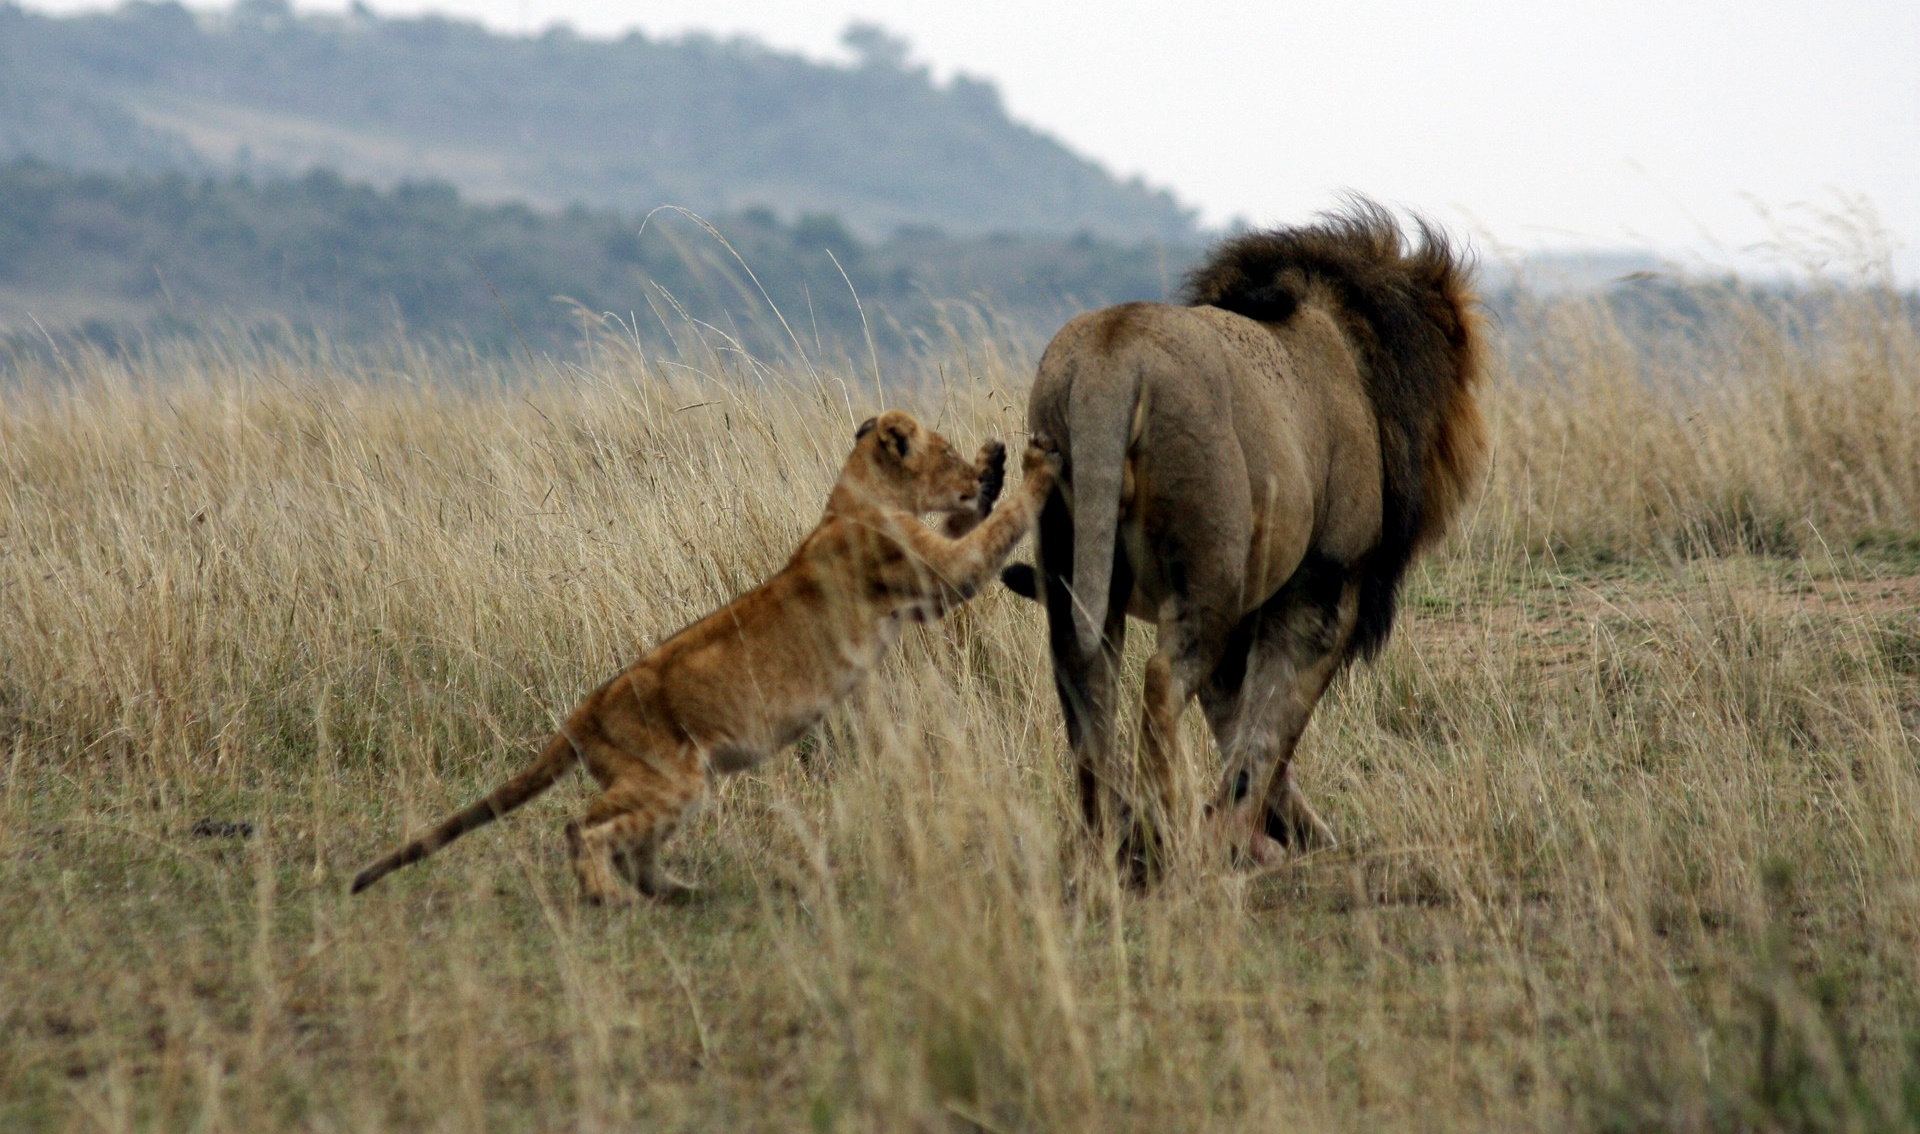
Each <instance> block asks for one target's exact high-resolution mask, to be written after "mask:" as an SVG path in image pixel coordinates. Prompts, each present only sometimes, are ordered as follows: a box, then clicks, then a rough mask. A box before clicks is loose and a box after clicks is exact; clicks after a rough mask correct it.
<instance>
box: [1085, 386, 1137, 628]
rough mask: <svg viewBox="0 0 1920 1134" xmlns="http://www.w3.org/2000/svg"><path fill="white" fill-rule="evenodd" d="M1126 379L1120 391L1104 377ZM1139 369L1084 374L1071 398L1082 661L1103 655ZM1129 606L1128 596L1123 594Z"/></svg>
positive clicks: (1133, 431)
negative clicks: (1096, 654)
mask: <svg viewBox="0 0 1920 1134" xmlns="http://www.w3.org/2000/svg"><path fill="white" fill-rule="evenodd" d="M1112 378H1119V379H1120V380H1121V381H1122V382H1124V383H1125V388H1124V389H1120V390H1115V389H1112V388H1110V387H1109V386H1108V385H1107V382H1106V381H1103V379H1112ZM1141 397H1142V395H1141V382H1140V372H1139V368H1138V367H1135V366H1118V367H1106V368H1088V369H1083V370H1082V371H1081V372H1080V373H1079V374H1077V375H1075V376H1074V381H1073V386H1072V388H1071V390H1070V392H1069V393H1068V402H1067V436H1068V439H1069V441H1068V443H1069V444H1070V445H1071V446H1072V476H1073V627H1074V635H1075V637H1076V638H1077V639H1078V640H1079V643H1080V654H1081V656H1082V657H1086V658H1092V657H1094V656H1095V651H1097V650H1099V649H1100V646H1101V636H1102V632H1103V630H1104V628H1105V626H1106V621H1107V605H1108V604H1109V603H1110V602H1112V601H1114V596H1112V595H1110V594H1108V593H1107V591H1108V588H1109V585H1110V584H1111V583H1112V580H1113V554H1114V543H1115V541H1116V539H1117V538H1118V535H1119V528H1120V512H1121V508H1122V506H1123V504H1124V501H1123V500H1122V499H1121V497H1122V493H1123V492H1124V490H1125V487H1126V479H1127V477H1126V473H1127V460H1128V457H1129V454H1130V451H1131V450H1132V448H1133V443H1134V441H1135V440H1137V439H1138V436H1139V432H1140V428H1141V424H1142V422H1141V418H1142V414H1141V412H1140V411H1141V409H1142V405H1141ZM1120 601H1122V602H1125V601H1126V596H1125V595H1122V596H1120Z"/></svg>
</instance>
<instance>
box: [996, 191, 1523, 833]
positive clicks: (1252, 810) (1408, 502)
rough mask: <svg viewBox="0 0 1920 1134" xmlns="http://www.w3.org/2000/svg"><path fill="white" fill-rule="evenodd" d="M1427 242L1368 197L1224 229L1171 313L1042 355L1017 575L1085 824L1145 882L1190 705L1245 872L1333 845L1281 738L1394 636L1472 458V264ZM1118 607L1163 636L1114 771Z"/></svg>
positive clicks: (1428, 236) (1095, 329)
mask: <svg viewBox="0 0 1920 1134" xmlns="http://www.w3.org/2000/svg"><path fill="white" fill-rule="evenodd" d="M1418 229H1419V235H1418V239H1417V240H1416V241H1411V242H1410V241H1409V240H1408V239H1407V238H1406V236H1405V235H1404V234H1403V233H1402V231H1401V229H1400V226H1399V225H1398V224H1397V223H1396V222H1395V221H1394V219H1393V217H1392V216H1391V215H1390V214H1388V213H1387V212H1386V211H1385V210H1383V209H1380V208H1379V207H1378V206H1375V205H1372V204H1370V203H1368V202H1365V201H1360V202H1357V203H1356V204H1355V205H1354V206H1353V207H1352V208H1351V209H1350V210H1348V211H1346V212H1344V213H1340V214H1336V215H1333V216H1330V217H1328V218H1326V219H1324V220H1323V221H1322V222H1321V223H1318V224H1313V225H1308V226H1303V227H1299V228H1291V229H1278V230H1272V231H1266V232H1254V233H1249V234H1246V235H1243V236H1240V237H1236V238H1233V239H1230V240H1228V241H1225V242H1223V243H1222V244H1221V245H1220V246H1219V247H1218V248H1216V249H1215V250H1214V251H1213V253H1212V254H1211V255H1210V256H1209V257H1208V259H1207V260H1206V262H1205V263H1203V264H1202V265H1201V266H1200V267H1199V268H1198V269H1197V270H1195V271H1194V272H1193V273H1192V274H1191V275H1190V276H1189V277H1188V281H1187V298H1188V300H1189V305H1188V306H1184V307H1174V306H1167V305H1162V304H1149V303H1135V304H1126V305H1122V306H1119V307H1111V308H1107V309H1105V310H1101V311H1094V312H1090V313H1088V314H1085V315H1082V316H1079V317H1078V318H1076V319H1074V320H1073V321H1071V322H1069V323H1068V324H1067V326H1066V327H1065V328H1064V329H1062V330H1061V331H1060V333H1059V334H1058V335H1057V336H1055V338H1054V340H1053V342H1052V343H1051V344H1050V345H1049V346H1048V347H1047V350H1046V353H1045V355H1044V356H1043V357H1042V359H1041V362H1040V370H1039V374H1038V376H1037V378H1036V379H1035V381H1034V386H1033V393H1032V397H1031V399H1030V402H1029V405H1028V418H1029V422H1030V424H1031V426H1032V428H1034V429H1035V430H1041V431H1046V432H1048V433H1049V434H1051V435H1052V436H1054V437H1056V438H1058V440H1059V443H1060V446H1061V449H1062V451H1063V452H1064V454H1065V457H1066V464H1065V467H1064V470H1063V472H1062V474H1061V481H1060V488H1059V490H1058V491H1056V492H1055V493H1053V494H1052V496H1051V497H1050V498H1049V500H1048V502H1047V504H1046V506H1045V507H1044V509H1043V511H1042V513H1041V518H1040V524H1039V545H1040V546H1039V562H1038V571H1037V576H1036V575H1035V574H1034V573H1030V572H1026V571H1023V570H1022V569H1020V568H1010V569H1009V572H1008V582H1009V584H1010V585H1012V586H1014V587H1015V589H1016V590H1022V591H1023V592H1032V593H1034V594H1035V596H1036V597H1044V599H1045V601H1046V603H1047V611H1048V621H1049V625H1050V629H1051V645H1052V652H1053V658H1054V663H1055V676H1056V683H1057V685H1058V690H1059V693H1060V699H1061V705H1062V708H1063V709H1064V711H1065V714H1066V717H1067V731H1068V736H1069V741H1070V743H1071V745H1072V747H1073V750H1074V757H1075V763H1076V766H1077V768H1078V775H1079V786H1080V795H1081V803H1082V807H1083V810H1084V812H1085V815H1086V819H1087V821H1088V823H1089V824H1091V825H1092V826H1093V827H1094V828H1095V829H1096V831H1101V832H1107V831H1115V830H1117V833H1118V834H1119V836H1120V837H1121V838H1122V839H1123V840H1124V847H1125V850H1126V853H1127V855H1128V857H1129V859H1130V860H1131V861H1132V862H1133V863H1134V865H1135V866H1136V868H1139V869H1142V870H1147V869H1151V867H1152V864H1153V862H1154V860H1155V858H1156V856H1155V853H1154V852H1155V849H1156V848H1158V847H1161V846H1163V844H1164V843H1165V835H1166V834H1167V833H1168V832H1169V830H1171V829H1177V828H1179V827H1180V826H1182V825H1183V823H1184V822H1186V821H1187V819H1188V817H1189V814H1190V813H1189V812H1186V811H1183V809H1182V808H1181V807H1180V806H1179V803H1178V801H1177V800H1176V799H1175V790H1174V788H1175V785H1176V783H1177V780H1178V776H1177V769H1178V767H1179V757H1178V722H1179V718H1180V714H1181V712H1182V710H1183V709H1184V708H1185V705H1186V703H1187V701H1188V700H1189V699H1190V698H1192V697H1194V696H1195V695H1198V697H1199V698H1200V701H1201V706H1202V708H1203V710H1204V711H1205V713H1206V716H1207V720H1208V723H1209V725H1210V726H1211V727H1212V730H1213V733H1214V737H1215V740H1216V742H1217V743H1218V744H1219V746H1220V749H1221V756H1222V761H1223V764H1224V770H1223V773H1222V778H1221V780H1220V785H1219V789H1218V791H1217V793H1216V794H1215V796H1214V799H1213V802H1212V806H1211V808H1210V812H1211V814H1212V815H1213V816H1214V817H1215V819H1216V821H1217V822H1218V824H1219V826H1220V829H1221V831H1222V833H1223V835H1224V837H1226V838H1227V839H1229V840H1230V841H1231V842H1232V843H1233V844H1234V845H1235V846H1236V847H1237V848H1238V850H1239V851H1240V852H1241V853H1242V854H1245V855H1248V856H1251V857H1252V858H1253V859H1255V860H1256V861H1271V860H1272V859H1273V858H1274V856H1275V855H1276V854H1277V853H1278V850H1279V847H1278V843H1279V842H1289V841H1290V842H1294V843H1296V844H1299V845H1327V844H1330V843H1331V842H1332V833H1331V832H1330V831H1329V830H1328V829H1327V826H1326V824H1325V823H1323V822H1322V821H1321V819H1320V817H1319V816H1318V815H1316V814H1315V813H1314V811H1313V809H1312V807H1310V806H1309V805H1308V804H1307V802H1306V799H1305V798H1304V796H1302V795H1301V793H1300V791H1299V788H1298V787H1297V786H1296V785H1295V784H1294V782H1293V778H1292V772H1291V761H1292V755H1293V749H1294V746H1295V744H1296V743H1297V742H1298V740H1299V737H1300V733H1301V730H1302V729H1304V728H1305V727H1306V723H1307V718H1308V716H1309V715H1310V714H1311V713H1312V711H1313V707H1314V705H1315V704H1316V703H1317V702H1318V701H1319V699H1320V696H1321V694H1322V693H1323V692H1324V691H1325V689H1326V687H1327V684H1328V683H1329V682H1330V681H1331V680H1332V679H1333V677H1334V676H1335V674H1336V673H1337V672H1338V671H1339V669H1340V668H1341V667H1342V666H1343V665H1344V664H1345V663H1346V662H1347V661H1348V660H1349V659H1350V658H1352V657H1353V656H1355V655H1362V656H1370V655H1371V654H1372V653H1373V652H1375V651H1377V650H1378V649H1379V648H1380V646H1381V645H1382V643H1384V641H1385V640H1386V637H1387V635H1388V633H1389V632H1390V630H1391V629H1392V625H1393V615H1394V606H1395V599H1396V594H1397V592H1398V589H1399V586H1400V581H1401V578H1402V576H1403V574H1404V572H1405V570H1406V567H1407V564H1408V563H1409V561H1410V560H1411V559H1412V557H1413V556H1414V554H1415V553H1416V552H1418V551H1419V550H1421V549H1422V548H1425V547H1427V546H1429V545H1431V544H1432V543H1433V542H1434V541H1435V540H1436V539H1438V538H1439V537H1440V536H1441V535H1442V534H1443V533H1444V532H1445V531H1446V529H1447V526H1448V523H1449V522H1450V521H1451V519H1452V518H1453V516H1454V515H1455V513H1456V512H1458V511H1459V509H1460V505H1461V503H1462V501H1464V500H1465V499H1466V497H1467V496H1468V494H1469V493H1470V492H1471V490H1472V489H1473V487H1474V486H1475V484H1476V482H1477V480H1478V478H1479V476H1480V472H1481V468H1482V465H1483V463H1484V454H1485V449H1486V441H1485V427H1484V425H1483V424H1482V421H1481V418H1480V414H1479V411H1478V409H1477V408H1476V407H1475V404H1474V392H1475V388H1476V386H1477V384H1478V381H1479V376H1480V351H1481V346H1480V337H1479V332H1478V326H1479V323H1478V317H1477V315H1476V313H1475V299H1474V296H1473V292H1472V289H1471V285H1470V282H1469V275H1468V271H1467V268H1466V267H1465V265H1464V264H1463V262H1462V260H1461V258H1460V257H1459V256H1458V255H1457V254H1456V253H1455V252H1454V250H1453V249H1452V248H1451V247H1450V246H1449V245H1448V243H1447V241H1446V239H1445V238H1444V236H1442V235H1441V234H1440V233H1439V232H1438V231H1437V230H1435V229H1434V228H1432V227H1431V226H1429V225H1427V224H1426V223H1424V222H1422V223H1420V224H1419V226H1418ZM1041 592H1044V593H1043V594H1042V593H1041ZM1129 612H1131V613H1132V614H1134V615H1136V616H1138V617H1140V618H1143V619H1147V620H1150V621H1152V622H1153V623H1154V624H1155V627H1156V630H1157V647H1156V651H1155V653H1154V656H1153V658H1152V659H1151V660H1150V661H1149V662H1148V665H1147V671H1146V685H1145V693H1144V699H1145V702H1146V703H1145V707H1144V712H1143V718H1144V719H1143V722H1142V745H1141V754H1140V759H1139V760H1138V761H1137V762H1131V763H1129V762H1122V761H1118V760H1116V759H1115V756H1114V753H1113V747H1114V732H1113V714H1114V710H1115V707H1116V702H1115V698H1116V693H1115V680H1116V675H1117V665H1118V658H1119V654H1120V648H1121V645H1122V643H1123V641H1124V637H1125V632H1126V615H1127V614H1128V613H1129Z"/></svg>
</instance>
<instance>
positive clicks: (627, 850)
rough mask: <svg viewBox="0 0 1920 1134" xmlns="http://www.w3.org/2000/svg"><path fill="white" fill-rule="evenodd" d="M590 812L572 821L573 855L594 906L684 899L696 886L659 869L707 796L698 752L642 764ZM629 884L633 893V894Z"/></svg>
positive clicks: (619, 778)
mask: <svg viewBox="0 0 1920 1134" xmlns="http://www.w3.org/2000/svg"><path fill="white" fill-rule="evenodd" d="M622 773H623V774H621V775H618V776H617V777H616V778H615V779H614V781H613V783H612V784H611V785H609V786H608V788H607V790H606V792H605V793H604V794H603V795H601V797H600V798H599V799H597V800H595V801H594V803H593V806H592V807H591V808H589V809H588V810H587V815H586V818H585V819H583V820H580V821H579V822H576V823H569V824H567V850H568V853H569V855H570V856H571V857H572V860H573V871H574V874H575V875H576V876H577V877H578V878H579V879H580V893H581V897H582V898H583V899H585V900H586V901H588V902H590V903H593V904H595V905H614V904H619V903H622V902H625V901H628V900H630V899H631V898H632V896H633V890H635V889H637V890H639V891H640V892H641V893H642V894H645V895H647V896H648V897H650V898H655V899H658V900H662V901H669V900H673V899H676V898H683V897H685V896H687V895H689V894H691V893H692V892H693V889H694V888H693V887H692V886H690V885H688V884H687V883H685V882H683V881H681V880H680V879H678V878H675V877H674V876H673V875H671V874H669V873H667V871H666V870H665V869H664V868H663V867H662V866H661V865H660V848H661V846H662V845H663V844H664V843H665V842H666V841H667V839H668V838H669V837H671V836H672V835H673V833H674V831H676V830H678V829H679V827H680V824H681V822H683V821H684V820H685V818H686V817H687V815H688V814H690V813H691V812H692V811H693V809H694V807H695V806H696V805H697V804H698V803H699V802H700V800H701V798H702V797H704V796H705V794H706V790H707V777H706V772H705V769H703V768H702V767H700V765H699V764H698V762H697V759H696V758H695V756H694V754H693V752H692V750H691V749H685V750H683V751H680V752H676V753H674V754H673V756H672V757H669V758H667V759H664V760H661V761H660V762H659V763H655V762H654V761H652V760H645V761H635V762H634V763H633V764H632V765H631V766H629V767H628V768H625V769H623V770H622ZM629 886H630V887H632V889H629Z"/></svg>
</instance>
